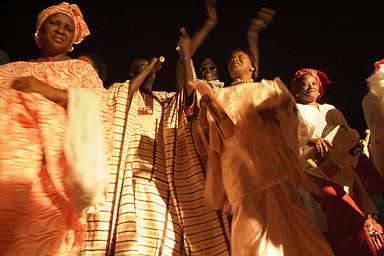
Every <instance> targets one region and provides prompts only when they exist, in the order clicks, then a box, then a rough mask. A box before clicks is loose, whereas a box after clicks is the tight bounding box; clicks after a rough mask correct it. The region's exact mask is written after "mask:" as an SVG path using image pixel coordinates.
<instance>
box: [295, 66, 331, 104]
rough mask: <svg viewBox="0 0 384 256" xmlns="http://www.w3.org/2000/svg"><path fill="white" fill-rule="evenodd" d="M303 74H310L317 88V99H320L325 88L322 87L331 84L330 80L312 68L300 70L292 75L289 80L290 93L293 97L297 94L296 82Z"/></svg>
mask: <svg viewBox="0 0 384 256" xmlns="http://www.w3.org/2000/svg"><path fill="white" fill-rule="evenodd" d="M305 74H311V75H312V76H313V77H314V78H315V79H316V83H317V85H318V86H319V93H320V95H319V97H318V98H317V99H321V97H322V96H323V95H324V94H325V88H324V85H327V84H330V83H332V82H331V80H329V78H328V76H327V75H326V74H325V73H324V72H322V71H320V70H317V69H312V68H302V69H299V70H298V71H296V73H295V74H294V75H293V77H292V79H291V91H292V93H293V94H294V95H295V94H296V93H297V80H299V79H300V77H302V76H303V75H305Z"/></svg>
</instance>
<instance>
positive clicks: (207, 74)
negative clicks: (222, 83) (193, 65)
mask: <svg viewBox="0 0 384 256" xmlns="http://www.w3.org/2000/svg"><path fill="white" fill-rule="evenodd" d="M199 71H200V78H201V79H203V80H206V81H212V80H218V79H219V78H218V74H217V69H216V67H215V66H214V65H212V64H211V63H204V64H202V65H201V66H200V69H199Z"/></svg>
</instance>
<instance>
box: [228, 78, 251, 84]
mask: <svg viewBox="0 0 384 256" xmlns="http://www.w3.org/2000/svg"><path fill="white" fill-rule="evenodd" d="M252 82H253V79H252V78H249V79H242V78H236V79H235V81H233V82H232V83H231V85H237V84H243V83H252Z"/></svg>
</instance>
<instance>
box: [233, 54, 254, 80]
mask: <svg viewBox="0 0 384 256" xmlns="http://www.w3.org/2000/svg"><path fill="white" fill-rule="evenodd" d="M252 69H253V66H252V61H251V58H250V57H249V55H248V54H247V53H245V52H244V51H241V50H237V51H234V52H233V53H232V54H231V56H230V60H229V63H228V71H229V74H230V75H231V78H232V79H236V78H241V79H250V78H252V76H253V70H252Z"/></svg>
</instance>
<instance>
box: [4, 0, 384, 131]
mask: <svg viewBox="0 0 384 256" xmlns="http://www.w3.org/2000/svg"><path fill="white" fill-rule="evenodd" d="M68 2H69V3H77V4H78V5H79V7H80V9H81V11H82V12H83V15H84V18H85V21H86V22H87V24H88V26H89V28H90V31H91V36H89V37H88V38H86V39H85V40H84V41H83V42H82V43H81V44H80V45H78V46H75V51H74V52H73V56H77V55H78V54H80V53H81V52H84V51H92V52H95V53H97V54H99V55H100V56H102V57H103V58H104V59H105V61H106V63H107V65H108V81H109V82H108V84H109V83H111V82H121V81H125V80H126V79H127V69H128V65H129V64H130V63H131V62H132V61H133V60H135V59H137V58H141V57H151V56H160V55H163V56H164V57H165V59H166V62H165V64H164V65H163V68H162V70H161V71H160V72H159V75H158V80H157V84H156V85H155V86H156V88H157V89H158V90H168V91H169V90H174V66H175V62H176V58H177V54H176V52H175V44H176V41H177V38H178V36H179V28H180V27H182V26H185V27H186V28H187V30H188V32H189V33H190V34H193V32H194V31H195V30H196V29H197V28H198V27H199V26H200V25H201V24H202V22H203V20H204V18H205V13H204V11H205V9H204V0H189V1H188V0H184V1H167V0H157V1H156V0H148V1H144V0H124V1H123V0H121V1H116V0H109V1H98V0H93V1H92V0H82V1H68ZM58 3H60V1H50V0H24V1H16V0H13V1H11V0H5V1H4V0H3V1H2V5H1V7H0V21H1V27H2V29H1V36H0V47H1V48H3V49H5V50H6V51H7V52H8V53H9V55H10V57H11V59H12V60H13V61H16V60H28V59H31V58H36V57H37V56H38V54H39V51H38V48H37V47H36V46H35V44H34V40H33V34H34V26H35V21H36V17H37V14H38V12H39V11H40V10H41V9H43V8H45V7H47V6H50V5H52V4H58ZM261 6H266V7H269V8H272V9H274V10H275V11H276V16H275V19H274V20H273V22H272V23H271V24H270V26H269V27H268V28H267V30H265V31H264V32H262V34H261V36H260V51H261V55H260V58H261V62H260V71H261V77H262V78H267V79H271V78H273V77H275V76H279V77H280V78H281V79H282V80H283V81H284V82H286V84H288V83H289V79H290V77H291V76H292V74H293V73H294V72H295V71H296V70H297V69H299V68H302V67H312V68H317V69H321V70H322V71H324V72H325V73H327V74H328V76H329V77H330V79H331V80H332V81H333V82H334V84H333V85H330V86H328V87H327V88H328V90H327V94H326V96H325V97H324V100H325V101H327V102H328V103H331V104H334V105H335V106H336V107H338V108H339V109H340V110H341V111H343V113H344V115H345V117H346V119H347V120H348V122H349V124H350V126H351V127H354V128H356V129H357V130H359V132H360V133H361V134H362V133H363V132H364V130H365V121H364V117H363V113H362V109H361V99H362V97H363V96H364V94H365V92H366V88H365V79H366V78H367V77H368V75H369V73H370V71H371V69H372V67H373V62H374V61H376V60H378V59H381V58H384V49H383V48H384V42H383V41H384V36H383V34H384V30H383V24H384V22H383V17H384V16H383V10H384V9H382V8H379V7H378V6H377V1H373V0H372V1H358V2H355V1H353V2H349V1H338V0H334V1H311V0H307V1H304V0H300V1H298V0H291V1H290V0H280V1H278V0H274V1H267V0H263V1H256V0H253V1H249V0H244V1H242V0H236V1H229V0H218V2H217V9H218V24H217V26H216V28H215V30H214V31H213V32H212V33H211V34H210V35H209V37H208V38H207V40H206V41H205V42H204V44H203V45H202V46H201V47H200V49H199V50H198V52H197V53H196V55H195V57H194V60H195V62H196V63H198V62H199V61H200V60H201V59H202V58H204V57H212V58H213V59H214V60H215V62H216V63H217V65H218V66H219V69H220V77H221V80H224V81H228V80H229V77H228V74H227V69H226V64H225V63H226V56H227V54H228V53H229V52H230V51H231V50H233V49H234V48H238V47H244V46H246V40H245V39H246V38H245V31H246V27H247V25H248V22H249V19H250V18H252V17H255V15H256V13H257V10H258V9H259V8H260V7H261Z"/></svg>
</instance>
